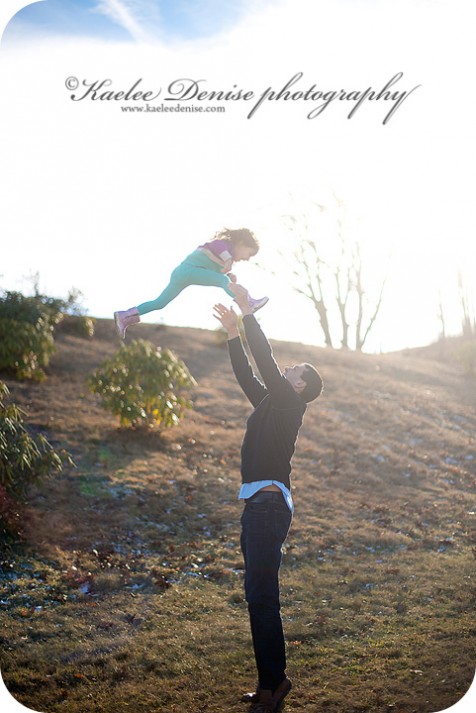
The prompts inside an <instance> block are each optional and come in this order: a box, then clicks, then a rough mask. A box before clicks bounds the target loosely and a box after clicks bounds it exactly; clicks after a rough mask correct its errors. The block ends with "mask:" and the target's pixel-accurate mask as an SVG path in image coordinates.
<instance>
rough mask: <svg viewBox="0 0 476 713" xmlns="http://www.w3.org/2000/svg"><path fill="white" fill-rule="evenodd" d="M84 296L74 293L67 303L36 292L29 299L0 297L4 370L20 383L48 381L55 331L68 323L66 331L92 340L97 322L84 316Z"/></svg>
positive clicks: (0, 351)
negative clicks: (44, 379)
mask: <svg viewBox="0 0 476 713" xmlns="http://www.w3.org/2000/svg"><path fill="white" fill-rule="evenodd" d="M80 295H81V293H80V292H78V291H77V290H74V289H73V290H71V291H70V293H69V295H68V298H67V299H66V300H63V299H59V298H56V297H48V296H47V295H42V294H40V292H38V289H37V288H36V289H35V293H34V295H32V296H30V297H26V296H25V295H23V294H21V293H20V292H4V293H3V294H2V295H1V296H0V369H3V370H8V371H11V372H12V373H13V374H14V376H15V377H16V378H17V379H31V378H34V379H37V380H41V379H43V378H44V377H45V372H44V371H43V369H44V368H45V367H47V366H48V363H49V360H50V357H51V355H52V354H53V353H54V350H55V345H54V330H55V328H56V327H57V326H58V325H59V324H60V323H61V322H62V320H63V319H64V320H65V321H66V322H67V324H66V329H68V328H69V330H70V331H71V329H72V330H73V331H74V333H75V334H78V335H79V336H84V337H91V336H92V335H93V334H94V322H93V320H91V319H90V318H89V317H86V316H84V315H82V314H81V308H80V306H79V304H78V300H79V297H80Z"/></svg>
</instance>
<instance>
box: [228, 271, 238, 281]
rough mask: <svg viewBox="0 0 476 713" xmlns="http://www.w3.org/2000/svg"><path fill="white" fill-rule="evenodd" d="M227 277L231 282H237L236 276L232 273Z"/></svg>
mask: <svg viewBox="0 0 476 713" xmlns="http://www.w3.org/2000/svg"><path fill="white" fill-rule="evenodd" d="M226 276H227V277H228V279H229V280H230V282H236V275H234V274H233V273H232V272H227V274H226Z"/></svg>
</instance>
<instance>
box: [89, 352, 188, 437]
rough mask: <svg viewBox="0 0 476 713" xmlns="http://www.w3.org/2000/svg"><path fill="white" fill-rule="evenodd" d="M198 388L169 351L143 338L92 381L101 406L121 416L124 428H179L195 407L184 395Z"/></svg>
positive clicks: (183, 365)
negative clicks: (178, 425)
mask: <svg viewBox="0 0 476 713" xmlns="http://www.w3.org/2000/svg"><path fill="white" fill-rule="evenodd" d="M195 385H196V382H195V379H194V378H193V377H192V376H191V374H190V372H189V371H188V369H187V367H186V365H185V364H184V363H183V362H182V361H180V360H179V359H177V357H176V356H175V355H174V354H173V353H172V352H171V351H170V350H168V349H161V348H160V347H156V346H155V345H154V344H152V343H151V342H147V341H145V340H143V339H137V340H135V341H133V342H131V344H129V345H123V346H122V347H121V348H120V349H119V351H118V352H117V354H116V355H115V356H114V357H112V358H110V359H107V360H106V361H104V362H103V364H102V365H101V367H100V368H99V369H98V370H97V371H96V372H95V373H94V374H93V375H92V376H91V377H90V379H89V386H90V388H91V390H92V391H93V392H94V393H95V394H98V395H99V396H100V398H101V405H102V406H103V407H104V408H105V409H107V410H109V411H111V412H112V413H113V414H114V415H115V416H119V420H120V425H121V426H141V425H143V426H159V427H160V428H168V427H170V426H175V425H177V424H178V423H179V421H180V419H181V417H182V415H183V412H184V409H186V408H191V407H192V404H191V402H190V401H189V400H188V399H187V398H186V397H185V396H183V395H182V392H183V390H185V389H190V388H191V387H193V386H195Z"/></svg>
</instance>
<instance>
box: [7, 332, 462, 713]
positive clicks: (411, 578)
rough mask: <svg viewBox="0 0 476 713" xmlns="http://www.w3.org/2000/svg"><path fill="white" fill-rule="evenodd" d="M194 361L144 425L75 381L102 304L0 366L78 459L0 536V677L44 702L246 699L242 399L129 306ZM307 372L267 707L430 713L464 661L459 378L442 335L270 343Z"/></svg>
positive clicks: (69, 707) (184, 339)
mask: <svg viewBox="0 0 476 713" xmlns="http://www.w3.org/2000/svg"><path fill="white" fill-rule="evenodd" d="M139 329H140V331H141V334H140V336H144V337H145V338H149V339H151V340H152V341H155V342H156V343H157V344H161V345H163V346H167V347H171V348H172V349H173V350H174V351H175V352H176V353H177V354H178V355H179V356H180V357H181V358H182V359H184V360H185V361H186V363H187V365H188V366H189V368H190V370H191V372H192V374H193V375H194V376H195V378H196V379H197V381H198V384H199V385H198V388H197V390H196V393H195V395H194V401H195V406H196V409H195V411H194V412H192V413H189V414H187V415H186V417H185V420H184V421H183V423H182V424H181V425H180V426H179V427H178V428H176V429H175V430H172V431H170V432H167V433H165V434H163V435H162V436H160V435H159V434H157V433H152V432H149V433H145V434H144V433H139V432H126V431H120V430H118V429H117V426H116V423H115V421H114V419H113V417H112V416H109V415H108V414H107V413H106V412H104V411H102V410H101V409H100V408H99V407H98V405H97V402H96V399H95V397H93V396H92V395H91V394H90V393H89V392H88V391H87V388H86V385H85V379H86V377H87V376H88V374H90V373H91V371H92V370H94V369H95V368H96V367H97V365H98V364H99V363H100V362H101V361H102V359H104V357H105V356H106V355H110V354H112V353H113V352H114V351H115V349H116V348H117V343H116V341H115V339H114V335H113V327H112V324H111V323H110V322H108V321H99V323H98V329H97V334H96V337H95V338H94V339H93V340H92V341H84V340H81V339H78V338H76V337H73V336H68V335H64V336H62V337H61V339H60V341H59V349H58V352H57V354H56V355H55V357H54V358H53V360H52V363H51V366H50V369H49V375H48V379H47V380H46V381H45V382H43V383H40V384H27V383H15V382H8V385H9V387H10V389H11V392H12V396H13V398H14V399H15V400H16V401H17V402H19V403H20V404H21V405H22V406H23V407H25V408H27V409H28V412H29V423H31V424H33V426H34V427H35V428H41V429H42V430H43V431H45V432H46V433H47V434H48V436H49V437H50V439H51V441H52V442H53V443H55V444H58V445H62V446H65V447H67V448H68V449H69V450H70V451H71V452H72V453H73V456H74V458H75V460H76V463H77V466H78V467H77V469H76V470H71V471H69V472H66V473H64V474H63V476H62V477H61V478H55V479H54V480H51V481H48V482H46V483H44V484H43V485H42V486H41V487H40V488H38V489H37V490H35V491H34V492H32V494H31V497H30V499H29V503H28V505H27V507H26V509H25V511H24V513H23V516H24V522H25V524H24V544H23V545H22V547H21V548H20V549H18V550H15V551H14V552H10V553H9V554H6V555H4V557H3V561H2V570H3V587H4V591H3V593H2V595H1V596H0V601H1V604H0V608H1V617H2V637H1V638H2V644H3V646H2V654H1V662H2V675H3V677H4V680H5V683H6V685H7V686H8V688H9V690H10V691H11V692H12V694H13V695H14V696H15V697H16V698H17V699H18V700H19V701H20V702H22V703H23V704H24V705H26V706H28V707H29V708H32V709H34V710H41V711H45V712H48V713H49V712H50V711H51V712H53V711H54V712H56V711H67V713H89V712H90V711H91V712H95V711H100V712H103V713H124V712H125V711H129V710H133V711H134V712H140V713H142V712H143V713H149V712H150V711H160V712H164V713H169V712H170V713H173V712H175V713H186V712H190V713H200V712H201V711H206V712H207V713H218V712H222V711H231V712H233V711H237V712H238V711H245V710H246V706H243V704H240V703H238V702H237V701H238V700H239V694H240V692H241V691H242V690H249V689H250V687H251V688H252V687H253V686H254V684H255V671H254V663H253V656H252V651H251V644H250V638H249V632H248V620H247V612H246V605H245V603H244V601H243V592H242V570H241V567H242V562H241V555H240V552H239V544H238V538H239V515H240V510H241V506H240V505H239V504H238V502H237V500H236V493H237V489H238V485H239V448H240V444H241V438H242V435H243V425H244V420H245V418H246V417H247V415H248V414H249V408H248V405H247V403H246V401H245V399H244V397H243V396H242V394H241V392H240V390H239V388H238V386H237V385H236V384H235V382H234V380H233V378H232V375H231V370H230V367H229V364H228V357H227V352H226V349H224V348H223V346H220V344H219V340H218V339H217V335H216V334H213V333H210V332H207V331H201V330H191V329H173V328H165V329H164V328H159V327H154V326H145V325H141V327H140V328H138V329H137V331H136V333H135V334H134V335H133V336H137V334H138V330H139ZM274 346H275V353H276V356H277V358H278V360H279V361H280V363H281V364H283V365H284V364H286V363H292V362H293V361H296V360H299V361H310V362H314V363H316V364H317V365H318V366H319V368H320V369H321V371H322V373H323V375H324V378H325V382H326V390H325V393H324V395H323V396H322V398H321V399H320V400H319V401H318V402H316V403H315V404H314V405H311V406H310V408H309V410H308V413H307V416H306V421H305V424H304V427H303V429H302V433H301V437H300V441H299V447H298V451H297V454H296V457H295V462H294V488H295V489H294V497H295V504H296V514H295V518H294V522H293V526H292V529H291V533H290V536H289V539H288V542H287V546H286V552H285V556H284V562H283V569H282V605H283V618H284V621H285V629H286V634H287V640H288V659H289V674H290V676H291V677H292V678H293V680H294V684H295V686H294V690H293V693H292V695H291V696H289V698H288V700H287V702H286V704H285V706H284V709H283V710H284V711H285V712H286V713H291V712H292V711H306V712H309V713H314V712H316V713H317V711H329V712H330V713H338V712H339V713H340V712H342V711H345V712H346V713H367V712H368V713H377V712H378V713H381V712H382V711H395V712H396V713H412V712H415V713H434V712H435V711H440V710H442V709H444V708H446V707H448V706H450V705H452V704H453V703H455V702H456V701H457V700H459V698H461V696H462V695H463V694H464V693H465V692H466V690H467V689H468V687H469V685H470V683H471V681H472V679H473V675H474V668H475V666H474V662H475V645H474V633H475V625H474V604H475V601H476V589H475V571H474V554H473V553H474V548H475V545H476V530H475V523H476V515H475V510H476V506H475V501H474V493H475V473H476V443H475V433H476V414H475V406H476V384H475V380H474V377H471V376H470V375H468V374H466V373H465V370H464V369H463V367H462V365H461V364H460V363H459V362H458V361H457V359H455V358H454V357H453V356H452V355H451V354H447V353H440V352H439V351H438V350H439V349H440V348H441V347H433V348H428V349H427V350H418V351H414V352H408V353H398V354H389V355H383V356H367V355H357V354H351V353H341V352H332V351H327V350H324V349H317V348H313V347H309V346H303V345H297V344H284V343H276V344H275V345H274Z"/></svg>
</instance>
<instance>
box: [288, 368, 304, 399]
mask: <svg viewBox="0 0 476 713" xmlns="http://www.w3.org/2000/svg"><path fill="white" fill-rule="evenodd" d="M305 370H306V365H305V364H296V365H295V366H286V367H285V369H284V372H283V374H284V377H285V378H286V379H287V380H288V381H289V383H290V384H291V386H292V387H293V389H294V391H297V393H298V394H300V393H301V391H302V390H303V389H304V387H305V386H306V382H305V381H304V379H303V378H302V375H303V374H304V372H305Z"/></svg>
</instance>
